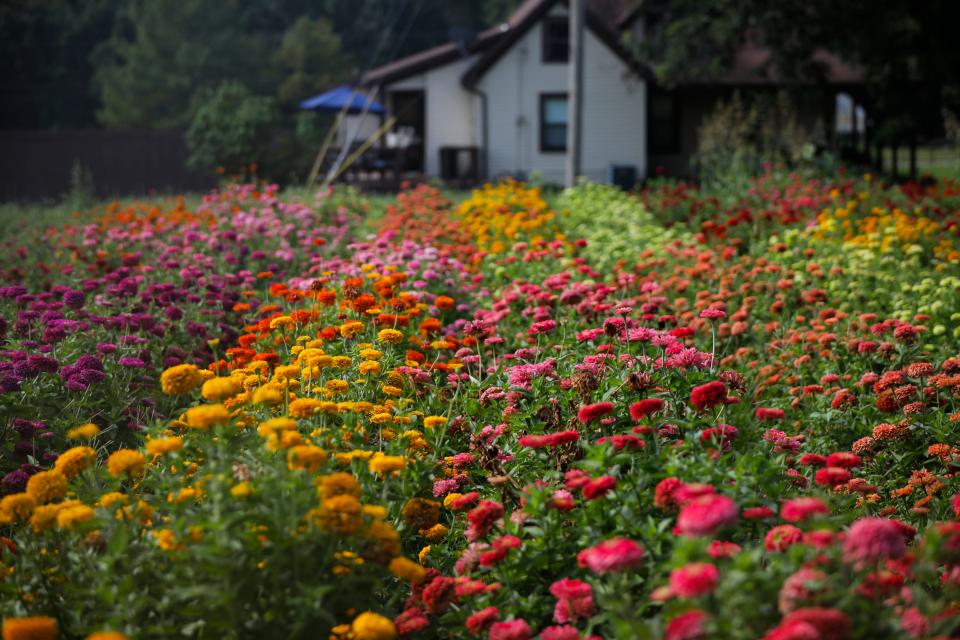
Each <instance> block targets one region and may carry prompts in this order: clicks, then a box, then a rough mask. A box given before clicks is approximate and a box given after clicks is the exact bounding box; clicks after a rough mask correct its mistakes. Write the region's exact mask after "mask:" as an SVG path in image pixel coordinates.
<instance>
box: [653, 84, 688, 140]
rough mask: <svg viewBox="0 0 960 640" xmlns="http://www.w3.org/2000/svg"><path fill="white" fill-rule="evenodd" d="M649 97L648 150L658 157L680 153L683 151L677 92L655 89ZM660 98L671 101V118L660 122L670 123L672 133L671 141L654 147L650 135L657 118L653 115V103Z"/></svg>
mask: <svg viewBox="0 0 960 640" xmlns="http://www.w3.org/2000/svg"><path fill="white" fill-rule="evenodd" d="M649 95H650V100H649V103H648V105H647V139H648V141H649V143H648V148H649V150H650V153H651V154H657V155H668V154H672V153H680V152H681V151H682V150H683V149H682V144H681V138H680V101H679V100H678V96H677V92H676V91H664V90H662V89H660V90H657V89H654V90H652V91H651V92H650V94H649ZM659 97H666V98H669V100H670V116H669V118H664V119H662V120H660V122H664V123H666V122H669V127H670V129H671V133H672V135H671V137H670V141H669V142H668V143H667V144H665V145H654V142H653V140H654V138H653V136H651V135H650V131H652V130H653V128H654V123H655V118H654V115H653V101H654V100H655V99H657V98H659Z"/></svg>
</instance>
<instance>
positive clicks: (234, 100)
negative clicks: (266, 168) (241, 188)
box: [187, 80, 278, 175]
mask: <svg viewBox="0 0 960 640" xmlns="http://www.w3.org/2000/svg"><path fill="white" fill-rule="evenodd" d="M277 121H278V112H277V104H276V101H275V100H274V99H273V98H269V97H262V96H256V95H254V94H253V93H252V92H251V91H250V90H249V89H247V88H246V87H245V86H243V85H242V84H240V83H239V82H236V81H234V80H227V81H225V82H223V83H221V84H220V85H219V86H218V87H216V88H215V89H206V90H203V91H202V92H201V94H200V96H199V97H198V100H197V108H196V114H195V115H194V117H193V121H192V122H191V124H190V128H189V129H188V130H187V146H188V147H189V149H190V165H191V166H192V167H195V168H211V167H223V169H224V171H225V172H227V173H228V174H231V175H233V174H238V173H244V172H245V168H246V167H247V166H248V165H249V164H250V163H256V162H260V161H261V160H262V159H263V158H264V157H266V156H267V155H268V151H269V145H270V140H271V138H272V135H273V130H274V127H275V126H276V124H277Z"/></svg>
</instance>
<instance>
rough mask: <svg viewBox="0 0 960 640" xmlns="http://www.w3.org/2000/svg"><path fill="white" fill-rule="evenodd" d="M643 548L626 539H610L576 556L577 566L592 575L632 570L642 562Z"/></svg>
mask: <svg viewBox="0 0 960 640" xmlns="http://www.w3.org/2000/svg"><path fill="white" fill-rule="evenodd" d="M643 555H644V551H643V547H641V546H640V545H639V544H638V543H636V542H634V541H633V540H630V539H628V538H611V539H610V540H604V541H603V542H601V543H600V544H598V545H596V546H594V547H588V548H586V549H584V550H583V551H581V552H580V553H578V554H577V565H578V566H580V567H581V568H589V569H590V570H591V571H593V572H594V573H600V574H603V573H613V572H616V571H623V570H625V569H633V568H635V567H638V566H640V564H641V563H642V562H643Z"/></svg>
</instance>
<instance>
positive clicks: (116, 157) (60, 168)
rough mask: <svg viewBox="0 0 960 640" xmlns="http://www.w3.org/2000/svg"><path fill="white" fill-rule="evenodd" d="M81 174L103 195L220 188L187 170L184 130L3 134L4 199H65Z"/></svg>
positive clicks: (0, 170) (0, 196) (0, 190)
mask: <svg viewBox="0 0 960 640" xmlns="http://www.w3.org/2000/svg"><path fill="white" fill-rule="evenodd" d="M78 171H79V172H80V175H82V176H83V179H84V181H85V182H86V184H87V186H88V187H91V188H92V190H93V192H94V193H95V194H96V195H98V196H104V197H112V196H126V195H131V196H132V195H144V194H149V193H155V192H159V193H168V192H182V191H198V190H206V189H209V188H211V187H212V186H214V185H215V184H216V178H215V176H213V175H212V174H204V173H201V172H196V171H191V170H189V169H188V168H187V146H186V143H185V141H184V136H183V132H182V131H106V130H78V131H0V201H2V202H6V201H18V200H40V199H53V198H59V197H62V196H63V195H64V194H66V193H68V192H69V191H70V188H71V184H72V176H73V175H74V174H77V173H78Z"/></svg>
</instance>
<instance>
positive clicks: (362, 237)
mask: <svg viewBox="0 0 960 640" xmlns="http://www.w3.org/2000/svg"><path fill="white" fill-rule="evenodd" d="M5 249H6V256H7V259H6V260H5V261H4V262H3V263H0V337H2V341H3V342H2V351H0V407H2V411H3V421H2V422H0V428H2V429H3V431H2V433H3V441H2V442H0V447H2V450H3V456H2V459H0V473H2V481H0V491H2V498H0V613H2V615H3V619H4V620H3V639H4V640H26V639H30V640H35V639H47V638H57V637H62V638H92V639H98V640H106V639H116V638H124V637H128V638H170V637H197V638H213V639H220V638H248V637H249V638H331V639H335V640H390V639H392V638H397V637H409V638H480V639H489V640H526V639H530V638H540V639H542V640H576V639H587V638H605V639H615V638H625V639H630V638H641V639H660V638H664V639H666V640H697V639H707V638H730V639H744V640H753V639H759V638H763V639H766V640H844V639H850V640H853V639H880V638H929V639H932V638H951V637H958V636H960V480H958V478H957V476H956V472H957V471H958V470H960V443H958V438H957V436H956V434H957V432H958V428H960V350H958V344H960V186H958V185H955V184H953V183H950V182H941V183H936V184H933V185H929V186H919V185H905V186H902V187H895V186H889V185H883V184H880V183H879V181H877V180H873V179H871V178H870V176H864V177H850V176H847V175H844V174H838V175H836V176H833V177H832V178H831V179H829V180H824V179H806V178H800V177H797V176H787V175H775V174H771V175H768V176H764V177H761V178H758V179H757V180H755V181H753V183H752V184H751V187H750V189H749V190H747V191H743V192H731V193H723V194H716V193H712V194H702V193H700V192H699V191H697V190H696V189H695V188H694V187H692V186H690V185H685V184H677V183H669V182H662V183H655V184H653V185H651V186H650V187H648V188H647V189H646V190H644V191H642V192H640V193H639V194H637V195H635V196H630V195H626V194H624V193H622V192H620V191H618V190H615V189H613V188H610V187H605V186H601V185H590V184H583V185H581V186H579V187H577V188H576V189H573V190H569V191H567V192H564V193H562V194H559V195H557V196H556V197H552V196H551V197H547V196H545V195H544V194H542V193H541V192H540V191H539V190H538V189H535V188H532V187H528V186H526V185H523V184H520V183H515V182H506V183H501V184H498V185H495V186H486V187H483V188H481V189H478V190H476V191H475V192H473V193H472V194H470V195H469V196H468V197H466V198H465V199H464V200H463V201H462V202H454V201H451V200H450V199H448V197H447V196H445V195H444V194H443V193H441V192H439V191H437V190H436V189H434V188H432V187H429V186H424V185H421V186H418V187H416V188H411V189H408V190H405V191H403V192H401V193H400V194H398V195H397V196H396V198H395V200H394V201H393V202H392V204H391V205H390V206H389V207H388V208H387V210H386V212H385V213H384V214H383V215H382V216H380V217H377V218H376V219H372V218H370V217H369V212H368V211H367V203H365V202H364V200H363V199H362V198H361V197H359V196H357V195H355V194H351V193H346V194H338V193H327V194H320V195H318V196H317V197H316V198H312V197H311V198H304V197H289V196H287V195H284V194H283V193H281V192H279V191H278V190H277V189H276V188H275V187H267V186H262V185H261V186H254V185H233V186H228V187H224V188H223V189H222V190H220V191H217V192H214V193H211V194H209V195H208V196H206V197H205V198H204V199H203V201H202V203H200V204H199V205H198V206H187V205H186V203H185V201H183V200H182V199H181V200H174V201H170V202H168V203H166V204H162V205H160V204H156V203H153V204H147V203H143V204H138V203H133V204H126V205H111V206H108V207H104V208H101V209H98V210H96V211H92V212H88V213H86V214H82V215H81V216H80V217H78V218H77V219H76V220H74V221H73V222H71V223H70V224H67V225H62V226H58V227H54V228H50V229H48V230H46V231H45V232H44V233H43V234H42V235H38V236H36V237H26V238H25V239H24V238H21V239H19V240H16V241H8V242H7V246H6V247H5Z"/></svg>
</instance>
